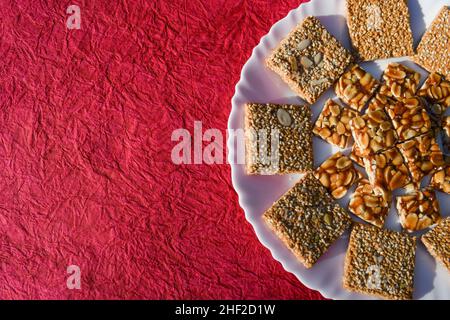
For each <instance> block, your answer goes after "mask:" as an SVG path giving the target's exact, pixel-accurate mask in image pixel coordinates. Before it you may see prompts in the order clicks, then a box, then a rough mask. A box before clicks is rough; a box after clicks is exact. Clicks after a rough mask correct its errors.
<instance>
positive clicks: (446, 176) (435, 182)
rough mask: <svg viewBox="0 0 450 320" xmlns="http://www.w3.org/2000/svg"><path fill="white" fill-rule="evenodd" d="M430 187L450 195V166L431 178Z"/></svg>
mask: <svg viewBox="0 0 450 320" xmlns="http://www.w3.org/2000/svg"><path fill="white" fill-rule="evenodd" d="M430 187H432V188H434V189H436V190H439V191H442V192H445V193H447V194H450V166H448V167H446V168H445V169H442V170H439V171H438V172H436V173H435V174H434V175H433V177H432V178H431V182H430Z"/></svg>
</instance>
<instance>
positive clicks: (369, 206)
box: [348, 179, 390, 228]
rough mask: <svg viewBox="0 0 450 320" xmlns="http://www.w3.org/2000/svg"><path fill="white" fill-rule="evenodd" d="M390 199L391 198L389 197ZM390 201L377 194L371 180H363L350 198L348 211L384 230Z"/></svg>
mask: <svg viewBox="0 0 450 320" xmlns="http://www.w3.org/2000/svg"><path fill="white" fill-rule="evenodd" d="M389 198H390V197H389ZM389 206H390V201H386V199H384V198H383V197H382V196H380V195H378V194H376V193H375V191H374V190H373V188H372V186H371V185H370V183H369V180H367V179H362V180H361V181H360V182H359V183H358V187H357V188H356V190H355V192H354V193H353V194H352V197H351V198H350V203H349V205H348V209H349V210H350V212H352V213H353V214H354V215H356V216H358V217H360V218H361V219H363V220H364V221H367V222H369V223H371V224H373V225H375V226H377V227H379V228H382V227H383V225H384V222H385V220H386V217H387V215H388V212H389Z"/></svg>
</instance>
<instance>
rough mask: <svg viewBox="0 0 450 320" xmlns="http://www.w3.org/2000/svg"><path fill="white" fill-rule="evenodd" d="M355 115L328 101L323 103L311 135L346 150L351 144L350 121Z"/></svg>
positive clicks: (349, 110)
mask: <svg viewBox="0 0 450 320" xmlns="http://www.w3.org/2000/svg"><path fill="white" fill-rule="evenodd" d="M357 115H358V114H357V113H356V112H355V111H352V110H351V109H349V108H345V107H342V106H340V105H339V104H338V103H337V102H335V101H333V100H331V99H330V100H328V101H327V102H326V103H325V106H324V107H323V109H322V112H321V113H320V115H319V118H318V119H317V121H316V123H315V125H314V129H313V133H314V134H315V135H317V136H319V137H321V138H322V139H323V140H325V141H326V142H328V143H330V144H333V145H335V146H337V147H339V148H341V149H345V148H348V147H349V146H350V145H351V144H352V142H353V138H352V132H351V131H350V124H349V123H350V119H352V118H353V117H356V116H357Z"/></svg>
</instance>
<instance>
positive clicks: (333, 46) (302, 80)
mask: <svg viewBox="0 0 450 320" xmlns="http://www.w3.org/2000/svg"><path fill="white" fill-rule="evenodd" d="M352 61H353V57H352V55H351V53H350V52H349V51H348V50H347V49H345V48H344V47H343V46H342V45H341V44H340V43H339V42H338V41H337V40H336V39H335V38H334V37H333V36H332V35H331V34H330V33H329V32H328V31H327V30H326V29H325V28H324V27H323V26H322V24H321V23H320V21H319V20H318V19H317V18H315V17H307V18H306V19H305V20H304V21H303V22H302V23H301V24H299V25H298V26H297V27H296V28H295V29H294V30H292V31H291V33H290V34H289V35H288V36H287V38H285V39H284V40H283V41H282V42H281V43H280V45H279V46H278V47H277V48H276V49H275V50H274V51H273V53H272V54H271V55H270V56H269V57H268V59H267V61H266V64H267V66H268V67H269V68H270V69H271V70H273V71H274V72H276V73H277V74H278V75H279V76H280V77H281V78H282V79H283V80H284V81H285V82H286V83H287V84H288V85H289V86H290V87H291V89H292V90H293V91H294V92H295V93H297V94H298V95H299V96H300V97H301V98H303V99H304V100H306V101H307V102H309V103H311V104H313V103H314V102H316V100H317V99H318V98H319V96H320V95H321V94H322V93H324V92H325V91H326V90H327V89H328V88H330V87H331V86H332V85H333V83H334V82H335V81H336V80H337V79H338V78H339V77H340V76H341V74H343V73H344V71H345V69H346V68H347V67H348V66H349V65H350V63H351V62H352Z"/></svg>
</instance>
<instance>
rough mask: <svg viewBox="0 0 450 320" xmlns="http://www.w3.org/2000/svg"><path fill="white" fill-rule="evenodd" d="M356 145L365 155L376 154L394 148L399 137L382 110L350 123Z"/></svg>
mask: <svg viewBox="0 0 450 320" xmlns="http://www.w3.org/2000/svg"><path fill="white" fill-rule="evenodd" d="M350 128H351V130H352V135H353V138H354V139H355V143H356V144H357V145H358V147H359V150H360V151H361V153H362V154H363V155H369V154H375V153H378V152H381V151H383V150H386V149H389V148H391V147H393V146H394V145H395V143H396V141H397V135H396V133H395V130H394V128H393V127H392V123H391V121H390V120H389V118H388V117H387V115H386V114H385V113H384V112H383V111H382V110H375V111H369V112H368V113H367V114H365V115H363V116H358V117H356V118H354V119H352V120H351V121H350Z"/></svg>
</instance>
